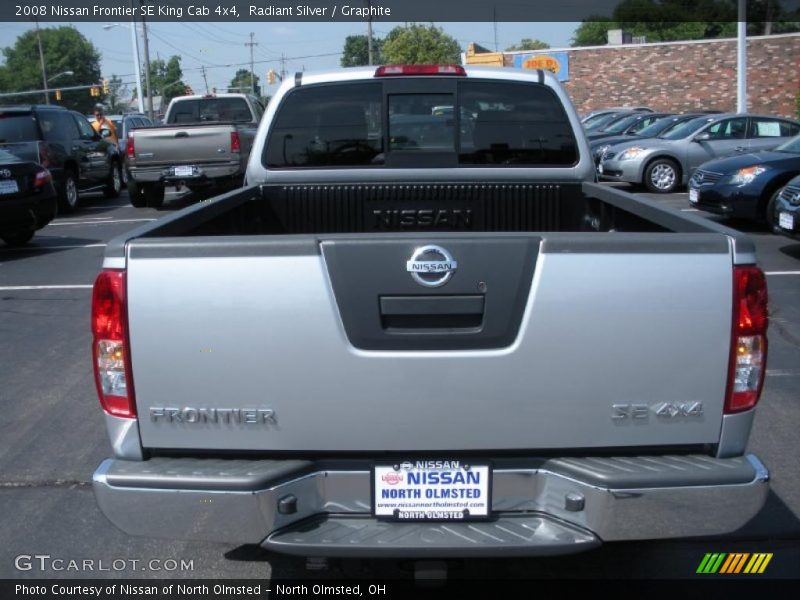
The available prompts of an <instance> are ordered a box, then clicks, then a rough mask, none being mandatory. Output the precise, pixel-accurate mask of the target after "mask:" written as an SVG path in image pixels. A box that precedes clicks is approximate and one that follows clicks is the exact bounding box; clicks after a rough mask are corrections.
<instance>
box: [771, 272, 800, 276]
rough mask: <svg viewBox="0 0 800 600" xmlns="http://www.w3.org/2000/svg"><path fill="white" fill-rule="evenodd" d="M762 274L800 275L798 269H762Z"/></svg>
mask: <svg viewBox="0 0 800 600" xmlns="http://www.w3.org/2000/svg"><path fill="white" fill-rule="evenodd" d="M764 275H800V271H764Z"/></svg>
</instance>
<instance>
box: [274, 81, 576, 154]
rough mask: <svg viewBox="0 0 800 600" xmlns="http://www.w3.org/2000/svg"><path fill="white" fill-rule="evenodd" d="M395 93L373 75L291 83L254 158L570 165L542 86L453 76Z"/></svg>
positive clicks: (558, 113)
mask: <svg viewBox="0 0 800 600" xmlns="http://www.w3.org/2000/svg"><path fill="white" fill-rule="evenodd" d="M419 88H420V86H419V85H418V84H417V85H416V86H413V87H411V88H410V90H409V92H407V93H406V92H404V91H403V90H402V88H399V89H398V87H397V86H396V85H394V86H393V87H392V89H391V90H389V91H387V90H385V89H384V86H383V84H382V83H381V82H378V81H369V82H353V83H335V84H320V85H313V86H308V87H300V88H296V89H294V90H292V91H291V92H289V93H288V94H287V95H286V96H285V97H284V99H283V102H282V103H281V106H280V107H279V108H278V111H277V113H276V115H275V117H274V121H273V123H272V126H271V128H270V133H269V138H268V140H267V144H266V145H265V149H264V154H263V156H262V162H263V164H264V166H265V167H267V168H270V169H295V168H335V167H342V168H347V167H387V166H388V167H391V166H393V164H392V163H393V161H392V158H393V156H396V155H402V156H403V158H404V160H403V161H402V166H405V167H408V166H417V167H426V166H438V165H437V164H435V160H434V159H435V158H436V159H441V158H442V157H443V156H449V157H450V158H449V160H450V163H451V164H452V166H464V167H482V166H486V167H497V166H503V165H505V166H511V167H515V166H516V167H530V166H563V167H570V166H574V165H575V164H576V163H577V162H578V150H577V144H576V141H575V136H574V134H573V131H572V126H571V124H570V122H569V119H568V117H567V114H566V112H565V110H564V107H563V106H562V104H561V101H560V100H559V98H558V96H557V95H556V94H555V93H554V92H553V90H552V89H550V88H548V87H547V86H544V85H540V84H532V83H516V82H498V81H485V80H465V81H459V82H458V83H457V85H456V86H454V88H453V89H454V91H453V92H451V93H442V92H441V91H438V90H437V91H432V92H431V93H424V92H422V93H420V91H419Z"/></svg>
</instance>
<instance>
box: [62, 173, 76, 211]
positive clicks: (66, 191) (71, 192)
mask: <svg viewBox="0 0 800 600" xmlns="http://www.w3.org/2000/svg"><path fill="white" fill-rule="evenodd" d="M79 201H80V194H79V193H78V178H77V177H76V176H75V172H74V171H72V170H71V169H66V170H65V171H64V181H63V182H62V183H61V186H60V187H59V189H58V207H59V209H61V211H62V212H64V213H71V212H75V209H76V208H78V202H79Z"/></svg>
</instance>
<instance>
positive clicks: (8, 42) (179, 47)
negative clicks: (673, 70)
mask: <svg viewBox="0 0 800 600" xmlns="http://www.w3.org/2000/svg"><path fill="white" fill-rule="evenodd" d="M67 24H68V23H44V22H42V23H41V24H40V26H41V27H58V26H60V25H67ZM124 24H125V25H126V26H127V27H129V26H130V22H127V23H124ZM398 24H399V23H392V22H381V21H375V22H374V24H373V31H374V34H375V35H376V36H378V37H384V36H385V35H386V34H387V33H388V32H389V31H390V30H391V29H392V28H394V27H395V26H397V25H398ZM1 25H2V26H0V47H6V46H12V45H13V44H14V41H15V39H16V38H17V36H19V35H21V34H23V33H25V31H27V30H28V29H31V28H32V26H31V25H28V24H27V23H2V24H1ZM72 25H74V26H75V27H76V28H77V29H78V31H80V32H81V33H82V34H83V35H84V36H86V38H88V39H89V40H90V41H91V42H92V43H93V44H94V45H95V47H96V48H97V49H98V50H99V51H100V53H101V56H102V62H101V69H102V73H103V77H104V78H108V77H110V76H111V75H117V76H119V77H121V78H122V80H123V82H129V83H130V84H131V86H133V83H134V80H135V77H134V75H133V73H134V68H133V45H132V42H131V35H130V29H128V28H127V27H113V28H111V29H108V30H105V29H103V25H104V23H73V24H72ZM436 25H437V26H440V27H442V29H444V31H445V33H447V34H448V35H451V36H453V37H454V38H456V39H457V40H458V42H459V44H460V45H461V48H462V50H466V47H467V45H468V44H469V43H470V42H477V43H479V44H481V45H482V46H485V47H486V48H489V49H491V50H493V49H494V48H495V29H494V28H495V25H494V23H491V22H485V23H474V22H473V23H436ZM577 25H578V23H563V22H562V23H539V22H536V23H519V22H515V23H505V22H499V23H497V47H498V48H499V49H500V50H503V49H505V48H507V47H508V46H511V45H512V44H515V43H517V42H519V41H520V40H521V39H522V38H526V37H528V38H533V39H539V40H541V41H543V42H547V43H548V44H550V45H551V46H552V47H554V48H556V47H559V48H560V47H565V46H569V44H570V40H571V38H572V36H573V34H574V31H575V28H576V27H577ZM147 28H148V34H149V35H148V37H149V45H150V58H151V60H153V59H156V58H162V59H168V58H169V57H170V56H172V55H174V54H177V55H180V56H181V57H182V60H181V66H182V67H183V70H184V79H183V80H184V82H186V83H187V84H189V85H190V86H191V87H192V88H193V89H194V91H195V92H198V93H199V92H202V91H205V84H204V82H203V75H202V71H201V67H202V66H205V67H206V74H207V77H208V86H209V88H213V87H218V88H224V87H227V86H228V84H229V83H230V80H231V79H232V78H233V75H234V73H235V72H236V70H237V69H239V68H249V61H250V50H249V48H247V47H246V46H245V45H244V44H245V42H248V41H249V39H250V32H253V33H255V37H254V41H255V42H256V43H257V44H258V45H257V46H255V47H254V61H255V63H256V64H255V68H254V70H255V73H256V75H257V76H258V77H259V78H260V80H261V82H262V86H263V85H264V84H265V79H266V77H265V74H266V72H267V70H269V69H270V68H272V69H274V70H275V71H279V70H280V57H281V54H283V55H284V56H285V57H286V70H287V71H289V72H295V71H300V70H306V71H316V70H325V69H330V68H336V67H338V66H339V59H340V53H341V51H342V47H343V46H344V39H345V37H346V36H348V35H358V34H366V32H367V26H366V23H363V22H353V23H341V22H337V23H310V22H285V23H275V22H263V23H231V22H226V23H210V22H177V23H172V22H170V23H148V25H147ZM139 49H140V53H141V56H144V54H143V53H144V50H143V44H142V43H141V38H140V43H139ZM142 61H143V59H142ZM236 63H247V65H240V66H232V65H235V64H236ZM86 83H93V82H86ZM262 89H263V93H265V94H266V95H270V93H271V90H270V86H266V87H264V88H262ZM274 89H275V88H273V91H274Z"/></svg>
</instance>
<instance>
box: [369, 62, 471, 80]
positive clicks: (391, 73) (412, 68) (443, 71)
mask: <svg viewBox="0 0 800 600" xmlns="http://www.w3.org/2000/svg"><path fill="white" fill-rule="evenodd" d="M399 75H454V76H459V77H466V75H467V72H466V71H465V70H464V67H462V66H461V65H384V66H382V67H378V68H377V69H375V77H396V76H399Z"/></svg>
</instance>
